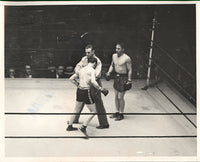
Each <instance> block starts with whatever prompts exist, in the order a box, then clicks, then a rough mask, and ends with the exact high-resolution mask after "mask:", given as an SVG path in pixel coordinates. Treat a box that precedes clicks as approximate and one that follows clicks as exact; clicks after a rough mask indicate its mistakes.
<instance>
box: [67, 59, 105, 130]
mask: <svg viewBox="0 0 200 162" xmlns="http://www.w3.org/2000/svg"><path fill="white" fill-rule="evenodd" d="M96 64H97V59H96V58H94V57H92V58H90V59H88V64H87V65H86V66H85V67H83V68H82V69H80V71H79V73H75V74H74V75H72V76H71V77H70V78H69V80H70V81H71V82H72V83H74V84H75V85H76V86H77V92H76V106H75V109H74V115H72V116H71V118H70V121H69V125H68V127H67V131H73V130H77V128H74V127H73V126H72V124H73V122H74V119H75V116H76V114H77V113H79V112H80V109H81V108H82V105H83V103H84V104H86V106H87V107H88V109H89V110H90V112H91V115H89V117H88V119H87V120H86V121H85V122H84V123H83V125H82V126H81V128H80V130H81V131H82V132H86V127H87V126H88V124H89V123H90V121H91V120H92V118H93V117H94V116H95V113H96V106H95V102H94V99H93V97H92V95H91V85H93V86H94V87H95V88H96V89H98V90H99V91H101V92H102V93H103V94H104V95H107V94H108V90H106V89H104V88H102V87H101V86H99V84H98V83H97V82H96V76H95V69H94V68H95V66H96ZM78 78H79V81H78V80H76V79H78Z"/></svg>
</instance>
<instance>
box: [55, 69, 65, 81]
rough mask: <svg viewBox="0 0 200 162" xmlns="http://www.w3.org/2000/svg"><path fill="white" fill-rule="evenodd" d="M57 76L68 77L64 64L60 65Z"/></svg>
mask: <svg viewBox="0 0 200 162" xmlns="http://www.w3.org/2000/svg"><path fill="white" fill-rule="evenodd" d="M56 78H66V75H65V73H64V67H63V66H58V69H57V71H56Z"/></svg>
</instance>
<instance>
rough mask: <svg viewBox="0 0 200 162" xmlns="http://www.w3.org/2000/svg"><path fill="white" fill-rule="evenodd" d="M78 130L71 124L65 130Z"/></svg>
mask: <svg viewBox="0 0 200 162" xmlns="http://www.w3.org/2000/svg"><path fill="white" fill-rule="evenodd" d="M75 130H78V128H74V127H73V126H72V125H68V127H67V129H66V131H75Z"/></svg>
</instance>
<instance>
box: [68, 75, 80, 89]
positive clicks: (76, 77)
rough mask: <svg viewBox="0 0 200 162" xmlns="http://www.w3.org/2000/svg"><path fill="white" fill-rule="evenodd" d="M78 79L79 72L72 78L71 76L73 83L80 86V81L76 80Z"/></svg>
mask: <svg viewBox="0 0 200 162" xmlns="http://www.w3.org/2000/svg"><path fill="white" fill-rule="evenodd" d="M76 79H78V74H76V73H75V74H73V75H72V76H71V77H70V78H69V80H70V81H71V82H72V83H73V84H75V85H76V86H77V87H78V86H79V82H78V81H77V80H76Z"/></svg>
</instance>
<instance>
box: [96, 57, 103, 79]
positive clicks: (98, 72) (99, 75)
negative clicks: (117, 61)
mask: <svg viewBox="0 0 200 162" xmlns="http://www.w3.org/2000/svg"><path fill="white" fill-rule="evenodd" d="M101 69H102V63H101V61H100V60H98V62H97V67H96V68H95V73H96V74H95V76H96V78H100V77H101Z"/></svg>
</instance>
